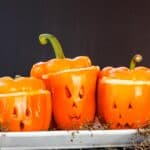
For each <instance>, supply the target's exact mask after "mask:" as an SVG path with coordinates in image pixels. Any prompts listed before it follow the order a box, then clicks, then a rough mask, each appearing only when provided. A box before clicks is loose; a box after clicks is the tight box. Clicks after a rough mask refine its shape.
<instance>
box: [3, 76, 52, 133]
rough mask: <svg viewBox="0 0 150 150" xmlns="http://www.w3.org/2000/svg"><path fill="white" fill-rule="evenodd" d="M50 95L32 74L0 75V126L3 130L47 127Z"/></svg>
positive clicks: (49, 117) (49, 113) (50, 114)
mask: <svg viewBox="0 0 150 150" xmlns="http://www.w3.org/2000/svg"><path fill="white" fill-rule="evenodd" d="M51 107H52V106H51V95H50V92H49V91H47V90H46V89H45V85H44V83H43V82H42V81H41V80H39V79H36V78H33V77H19V78H16V79H12V78H11V77H1V78H0V108H1V109H0V129H1V130H2V131H41V130H48V129H49V127H50V123H51V117H52V108H51Z"/></svg>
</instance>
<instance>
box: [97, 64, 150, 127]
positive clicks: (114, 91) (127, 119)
mask: <svg viewBox="0 0 150 150" xmlns="http://www.w3.org/2000/svg"><path fill="white" fill-rule="evenodd" d="M97 93H98V97H97V101H98V115H99V117H100V118H101V120H102V121H103V122H104V123H107V124H109V126H110V128H112V129H121V128H139V127H142V126H145V125H147V124H148V123H149V122H150V111H149V110H150V109H149V106H150V69H149V68H147V67H135V68H134V69H129V68H127V67H117V68H113V67H105V68H104V69H102V70H101V72H100V73H99V79H98V92H97Z"/></svg>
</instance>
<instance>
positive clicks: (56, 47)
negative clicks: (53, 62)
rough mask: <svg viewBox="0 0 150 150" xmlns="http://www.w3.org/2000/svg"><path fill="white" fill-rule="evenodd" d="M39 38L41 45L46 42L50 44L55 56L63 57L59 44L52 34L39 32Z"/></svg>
mask: <svg viewBox="0 0 150 150" xmlns="http://www.w3.org/2000/svg"><path fill="white" fill-rule="evenodd" d="M39 40H40V43H41V44H42V45H46V44H47V43H48V42H50V43H51V44H52V47H53V49H54V52H55V56H56V58H61V59H63V58H65V56H64V53H63V49H62V47H61V44H60V42H59V41H58V39H57V38H56V37H55V36H54V35H52V34H40V35H39Z"/></svg>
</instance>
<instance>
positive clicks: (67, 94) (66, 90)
mask: <svg viewBox="0 0 150 150" xmlns="http://www.w3.org/2000/svg"><path fill="white" fill-rule="evenodd" d="M65 94H66V96H67V97H68V98H70V97H71V92H70V90H69V88H68V86H65Z"/></svg>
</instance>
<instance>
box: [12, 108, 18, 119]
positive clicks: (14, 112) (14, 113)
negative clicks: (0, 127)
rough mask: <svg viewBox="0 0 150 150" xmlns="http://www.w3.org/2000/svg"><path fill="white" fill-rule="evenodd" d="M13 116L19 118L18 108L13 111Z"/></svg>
mask: <svg viewBox="0 0 150 150" xmlns="http://www.w3.org/2000/svg"><path fill="white" fill-rule="evenodd" d="M13 115H14V116H15V117H17V116H18V109H17V107H14V109H13Z"/></svg>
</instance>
